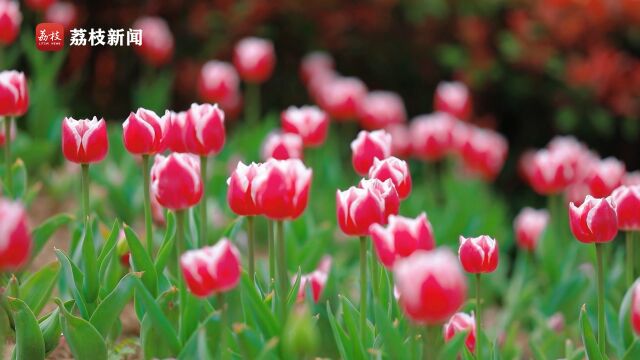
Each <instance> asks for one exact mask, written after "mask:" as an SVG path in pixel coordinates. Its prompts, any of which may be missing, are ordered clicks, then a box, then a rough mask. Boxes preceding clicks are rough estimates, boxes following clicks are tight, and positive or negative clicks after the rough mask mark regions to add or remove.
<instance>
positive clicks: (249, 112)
mask: <svg viewBox="0 0 640 360" xmlns="http://www.w3.org/2000/svg"><path fill="white" fill-rule="evenodd" d="M246 85H247V86H246V89H245V91H246V94H245V97H246V99H247V106H246V107H245V110H246V114H245V115H246V117H247V120H248V122H249V123H250V124H256V123H258V121H259V120H260V84H258V83H247V84H246Z"/></svg>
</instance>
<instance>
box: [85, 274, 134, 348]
mask: <svg viewBox="0 0 640 360" xmlns="http://www.w3.org/2000/svg"><path fill="white" fill-rule="evenodd" d="M139 277H140V274H138V273H129V274H127V275H125V276H124V277H123V278H122V280H120V282H119V283H118V286H117V287H116V288H115V289H114V290H113V291H112V292H111V293H110V294H109V295H107V297H106V298H104V300H103V301H102V302H101V303H100V304H99V305H98V307H97V308H96V310H95V311H94V312H93V314H92V315H91V319H90V320H89V322H90V323H91V325H93V326H94V327H95V328H96V330H98V332H99V333H100V334H101V335H102V337H103V338H106V337H107V336H108V335H109V332H110V331H111V327H112V326H113V324H115V323H116V321H117V320H118V318H119V315H120V313H121V312H122V309H124V307H125V305H127V303H128V302H129V300H131V298H132V297H133V290H134V288H135V285H136V284H135V281H134V278H139Z"/></svg>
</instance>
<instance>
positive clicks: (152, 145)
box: [122, 108, 168, 155]
mask: <svg viewBox="0 0 640 360" xmlns="http://www.w3.org/2000/svg"><path fill="white" fill-rule="evenodd" d="M167 119H168V116H163V117H159V116H158V115H156V113H155V112H153V111H151V110H147V109H143V108H139V109H138V110H137V111H136V112H135V113H133V112H132V113H131V114H130V115H129V117H128V118H127V120H126V121H125V122H124V123H123V124H122V138H123V139H124V147H125V148H126V149H127V151H129V152H130V153H132V154H138V155H140V154H142V155H153V154H157V153H159V152H162V151H164V140H165V139H164V138H165V134H166V132H167V125H166V121H167Z"/></svg>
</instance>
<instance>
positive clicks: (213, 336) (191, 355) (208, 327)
mask: <svg viewBox="0 0 640 360" xmlns="http://www.w3.org/2000/svg"><path fill="white" fill-rule="evenodd" d="M220 330H221V324H220V313H219V312H217V311H216V312H214V313H213V314H211V315H210V316H209V317H208V318H207V319H206V320H205V321H204V322H203V323H202V324H201V325H200V326H199V327H198V328H197V329H196V330H195V331H194V332H193V334H192V335H191V337H190V338H189V340H188V341H187V342H186V343H185V345H184V348H183V349H182V351H181V352H180V355H178V359H213V358H214V356H212V355H213V354H216V351H217V350H218V345H219V344H220V335H221V334H220Z"/></svg>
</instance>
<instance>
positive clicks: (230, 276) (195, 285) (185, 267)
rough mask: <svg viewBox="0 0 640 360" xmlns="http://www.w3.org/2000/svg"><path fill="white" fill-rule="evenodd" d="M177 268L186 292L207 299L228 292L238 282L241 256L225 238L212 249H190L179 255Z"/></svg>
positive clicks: (209, 247) (211, 247)
mask: <svg viewBox="0 0 640 360" xmlns="http://www.w3.org/2000/svg"><path fill="white" fill-rule="evenodd" d="M180 268H181V269H182V274H183V276H184V279H185V280H186V283H187V286H188V288H189V290H190V291H191V292H192V293H193V294H194V295H196V296H198V297H201V298H206V297H209V296H211V295H212V294H217V293H223V292H227V291H229V290H231V289H233V288H234V287H236V285H238V282H239V281H240V253H239V252H238V249H236V247H235V246H234V245H233V244H232V243H231V241H229V240H228V239H226V238H222V239H220V241H218V242H217V243H216V244H215V245H214V246H208V247H204V248H201V249H196V250H190V251H187V252H185V253H183V254H182V256H180Z"/></svg>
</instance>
